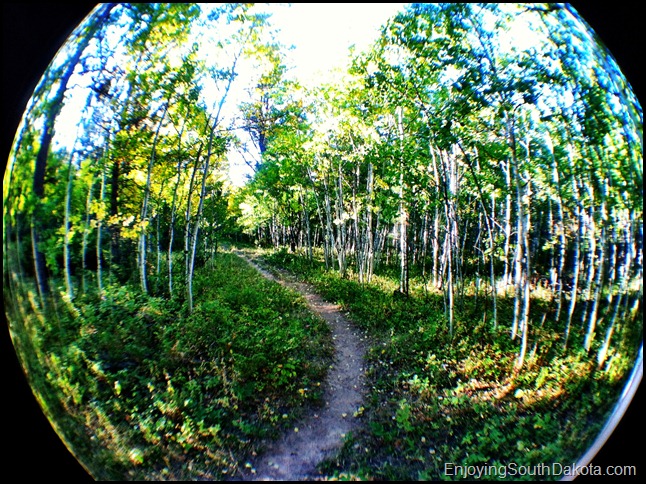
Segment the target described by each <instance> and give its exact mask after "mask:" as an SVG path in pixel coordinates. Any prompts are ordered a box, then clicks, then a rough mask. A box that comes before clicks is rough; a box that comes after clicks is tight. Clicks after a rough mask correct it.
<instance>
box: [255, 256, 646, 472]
mask: <svg viewBox="0 0 646 484" xmlns="http://www.w3.org/2000/svg"><path fill="white" fill-rule="evenodd" d="M263 254H264V260H265V261H266V262H267V263H269V264H271V265H273V266H274V267H278V268H281V269H284V270H289V271H291V272H292V273H294V274H298V276H299V277H301V278H302V279H304V280H306V281H308V282H310V283H312V284H314V285H315V286H316V288H317V290H318V291H319V292H320V293H321V294H322V295H323V297H325V298H327V299H328V300H330V301H334V302H337V303H339V304H341V305H342V306H343V307H344V309H345V310H347V311H348V312H349V314H350V317H351V318H352V319H353V320H354V321H355V323H356V324H357V325H358V326H359V327H361V328H362V329H364V330H366V331H367V332H368V333H369V334H370V335H371V337H372V339H373V341H374V344H373V347H372V348H371V349H370V351H369V353H368V356H367V359H368V362H367V363H368V383H369V393H368V396H367V399H366V403H365V408H364V411H363V414H362V417H361V419H362V422H363V425H362V429H361V430H360V431H358V432H356V433H355V434H354V435H352V436H350V437H349V438H348V439H347V440H346V442H345V445H344V447H343V449H342V451H341V452H340V453H339V455H338V456H336V457H334V458H332V459H330V460H328V461H326V462H325V463H323V465H322V467H321V470H322V471H323V472H324V473H326V474H328V475H329V476H331V477H332V478H341V479H357V478H359V479H376V480H419V479H423V480H426V479H443V480H444V479H449V480H451V479H458V478H459V477H460V476H456V475H452V474H451V473H450V472H448V473H447V472H446V469H445V465H446V464H447V463H453V464H456V465H481V466H482V465H489V466H500V465H507V464H510V463H514V465H516V466H533V465H539V464H548V465H551V463H563V464H564V465H565V463H567V465H569V464H570V463H571V462H573V461H576V460H577V458H578V457H580V456H581V455H582V454H583V453H584V452H585V451H586V450H587V449H588V447H589V446H590V444H591V443H592V441H593V440H594V438H595V437H596V435H597V434H598V432H599V431H600V430H601V428H602V426H603V424H604V423H605V421H606V419H607V416H608V414H609V412H610V411H611V409H612V407H613V405H614V403H615V402H616V400H617V398H618V397H619V394H620V392H621V390H622V388H623V384H624V381H625V378H626V377H627V375H628V374H629V372H630V370H631V368H632V363H633V362H634V360H635V356H636V351H637V348H638V344H639V342H640V341H641V334H642V333H641V326H640V324H641V323H640V321H641V318H636V319H634V320H633V321H636V323H634V324H632V325H629V324H623V325H621V328H620V333H621V334H618V335H617V336H616V339H615V341H618V343H617V344H616V345H615V347H614V349H613V356H612V358H611V359H610V360H609V362H608V364H607V365H606V366H605V367H604V368H602V369H598V368H597V367H596V360H595V358H594V355H596V351H594V350H595V349H596V348H593V351H592V352H591V355H590V356H589V355H587V354H586V353H585V352H583V351H580V350H578V349H577V348H580V347H581V342H582V340H583V334H584V330H579V328H578V327H576V328H573V329H574V330H575V331H574V333H573V334H572V335H571V337H570V345H569V348H570V349H569V350H568V351H565V352H564V351H563V350H562V339H561V338H562V336H561V335H562V328H561V327H560V326H562V324H561V325H559V324H556V323H554V322H553V321H550V320H549V317H545V318H543V316H544V314H546V313H547V315H548V316H549V315H550V314H551V313H550V307H549V299H546V298H545V297H539V296H544V295H542V294H535V295H534V297H533V300H532V313H531V315H530V319H531V321H532V322H533V323H530V325H531V328H532V331H531V335H530V344H529V350H528V358H527V361H526V364H525V365H524V367H523V369H522V370H521V371H520V372H516V371H514V363H515V360H516V354H517V351H518V344H519V342H518V340H516V341H511V339H510V337H509V326H510V322H511V319H512V311H513V300H512V299H511V298H510V297H508V298H504V297H503V298H501V299H500V300H499V302H498V314H499V323H500V324H499V326H498V328H497V329H494V328H493V327H492V324H491V322H490V321H491V313H490V308H487V302H486V300H485V299H484V297H483V296H482V295H478V294H477V293H475V291H473V290H472V289H471V290H469V288H466V290H465V296H464V299H463V300H462V301H461V302H460V305H459V307H458V310H457V311H456V321H455V324H454V326H455V328H454V334H453V335H452V336H451V335H450V334H449V332H448V321H447V318H446V316H445V314H444V301H443V296H442V294H441V293H439V292H437V291H436V292H433V291H432V290H431V291H429V292H428V293H426V292H425V291H423V290H422V288H421V287H420V286H419V285H418V287H413V288H412V293H413V294H414V295H413V296H412V297H410V298H394V297H393V290H395V289H397V287H398V284H397V280H396V277H394V276H393V275H392V273H391V274H388V272H387V271H386V272H385V273H381V274H377V275H376V276H375V277H374V279H373V282H371V283H370V284H363V285H362V284H359V282H358V281H357V280H356V278H355V277H354V276H353V275H352V274H350V275H349V276H348V277H347V278H341V277H340V276H339V275H338V273H336V272H326V271H324V269H323V265H322V263H321V262H320V261H314V262H310V261H306V260H304V258H303V257H302V256H298V255H295V254H291V253H288V252H286V251H285V250H279V251H273V252H272V251H265V252H264V253H263ZM412 283H413V285H414V283H415V281H412ZM576 317H577V315H576V314H575V318H576ZM541 321H544V322H543V323H542V324H541V323H540V322H541ZM601 334H602V333H601ZM599 339H600V338H597V340H599ZM595 344H596V345H599V344H600V342H599V341H596V343H595ZM548 477H549V476H548ZM552 477H553V478H556V477H558V476H552ZM506 478H511V479H514V480H517V479H531V478H532V476H529V475H525V476H522V475H511V474H510V475H507V476H506Z"/></svg>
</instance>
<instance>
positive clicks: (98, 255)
mask: <svg viewBox="0 0 646 484" xmlns="http://www.w3.org/2000/svg"><path fill="white" fill-rule="evenodd" d="M104 195H105V172H104V171H103V170H101V190H100V192H99V203H100V204H101V205H103V197H104ZM102 226H103V217H102V216H99V217H97V222H96V285H97V290H98V293H99V297H103V275H102V273H101V257H102V254H101V230H102Z"/></svg>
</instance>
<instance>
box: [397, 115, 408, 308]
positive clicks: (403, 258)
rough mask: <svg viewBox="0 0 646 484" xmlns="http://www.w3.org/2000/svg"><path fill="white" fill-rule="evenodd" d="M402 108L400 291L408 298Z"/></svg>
mask: <svg viewBox="0 0 646 484" xmlns="http://www.w3.org/2000/svg"><path fill="white" fill-rule="evenodd" d="M402 111H403V110H402V108H401V106H398V107H397V130H398V132H399V151H400V153H399V261H400V273H399V291H400V292H401V293H402V294H405V295H407V296H408V237H407V235H408V234H407V231H408V214H407V213H406V207H405V204H404V125H403V120H402Z"/></svg>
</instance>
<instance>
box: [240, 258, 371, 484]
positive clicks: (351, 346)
mask: <svg viewBox="0 0 646 484" xmlns="http://www.w3.org/2000/svg"><path fill="white" fill-rule="evenodd" d="M235 253H236V254H237V255H238V256H240V257H242V258H243V259H245V260H246V261H247V262H248V263H249V264H251V265H252V266H253V267H255V268H256V269H257V270H258V271H259V272H260V273H261V274H262V275H263V276H265V277H266V278H268V279H271V280H273V281H276V282H278V283H280V284H282V285H283V286H285V287H289V288H290V289H293V290H295V291H298V292H299V293H300V294H302V295H303V296H304V297H305V299H306V300H307V303H308V305H309V306H310V308H311V310H312V311H314V312H315V313H317V314H318V315H320V316H321V317H322V318H323V319H324V320H325V321H326V322H327V323H328V325H329V326H330V329H331V330H332V338H333V341H334V347H335V361H334V365H333V367H332V368H331V369H330V371H329V373H328V380H327V382H326V387H325V389H324V394H323V400H324V402H325V406H324V407H323V408H320V409H318V410H315V411H311V412H310V413H309V414H308V415H306V416H305V417H304V418H303V419H302V420H301V421H300V422H298V423H296V424H295V428H297V429H298V431H296V430H295V428H292V429H290V431H289V432H287V433H286V435H284V436H283V437H281V438H280V439H279V440H278V441H276V442H274V443H272V444H271V445H270V446H269V447H268V449H267V451H266V452H265V453H264V454H263V455H262V456H259V457H258V458H257V459H256V460H255V461H251V464H252V468H253V469H254V470H255V473H252V472H247V473H246V475H245V476H244V479H246V480H284V481H295V480H306V479H315V478H317V477H318V476H319V475H318V472H317V471H316V465H317V464H318V463H319V462H321V461H322V460H323V459H325V458H326V457H328V456H330V455H331V454H332V453H333V452H334V451H335V450H337V449H338V448H339V447H340V446H341V443H342V440H343V437H344V436H345V435H346V434H347V433H348V432H350V431H351V430H352V429H353V428H354V427H355V426H356V425H357V421H356V418H355V417H354V414H355V412H356V411H357V410H358V409H359V407H360V406H361V402H362V400H363V395H364V390H365V388H364V385H365V378H364V371H365V369H364V360H363V357H364V354H365V351H366V344H365V342H364V340H363V339H362V336H361V335H360V333H359V331H358V330H357V329H356V328H355V327H354V325H353V324H352V323H351V322H350V321H348V320H347V319H346V318H345V317H344V316H343V314H342V313H341V311H340V308H339V306H337V305H334V304H330V303H328V302H326V301H324V300H323V299H322V298H321V297H320V296H319V295H317V294H315V293H314V291H313V288H312V286H310V285H309V284H305V283H302V282H296V281H293V280H290V279H289V278H288V277H287V276H285V277H283V276H281V277H280V278H277V277H275V276H274V275H273V274H271V273H269V272H268V271H266V270H264V269H263V268H261V267H260V266H258V265H257V264H256V263H255V262H254V261H252V260H251V259H250V258H249V257H248V256H247V255H246V254H244V253H242V252H240V251H235Z"/></svg>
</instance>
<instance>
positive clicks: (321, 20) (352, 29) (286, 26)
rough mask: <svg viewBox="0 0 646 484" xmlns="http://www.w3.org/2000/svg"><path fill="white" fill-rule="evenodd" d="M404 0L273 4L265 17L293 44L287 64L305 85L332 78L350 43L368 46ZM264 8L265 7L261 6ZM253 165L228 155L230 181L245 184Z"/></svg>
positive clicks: (284, 40) (281, 37) (359, 48)
mask: <svg viewBox="0 0 646 484" xmlns="http://www.w3.org/2000/svg"><path fill="white" fill-rule="evenodd" d="M405 5H406V4H405V3H338V4H326V3H296V4H292V5H287V4H272V5H271V6H270V8H269V11H271V12H272V16H271V18H270V19H269V22H270V23H271V25H272V26H273V27H275V28H276V30H278V35H277V37H278V38H277V40H278V41H279V42H280V43H282V44H283V45H285V46H286V47H290V46H293V49H292V50H289V51H288V52H287V53H286V55H287V60H286V64H287V66H288V67H291V68H292V69H291V70H290V73H291V74H292V75H293V76H295V77H296V78H297V79H298V80H299V81H300V82H301V83H302V84H303V85H305V86H312V85H315V84H318V83H322V82H325V81H331V80H333V77H334V73H333V69H334V68H337V67H341V68H342V67H345V66H346V65H347V63H348V61H349V48H350V46H352V45H354V46H355V49H356V52H360V51H362V50H364V49H367V48H368V46H369V45H370V44H371V43H372V42H373V41H374V40H376V39H377V38H378V37H379V30H380V28H381V26H382V25H383V24H385V23H386V21H387V20H388V19H389V18H391V17H392V16H394V15H395V14H396V13H397V12H399V11H400V10H403V9H404V6H405ZM263 10H264V9H263ZM248 174H251V169H250V168H249V167H248V166H247V165H246V164H245V163H244V162H243V161H242V160H241V159H240V158H239V157H238V156H236V155H235V154H234V155H233V156H231V157H230V177H231V181H232V183H233V184H234V185H237V186H240V185H242V184H244V183H245V181H246V175H248Z"/></svg>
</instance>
